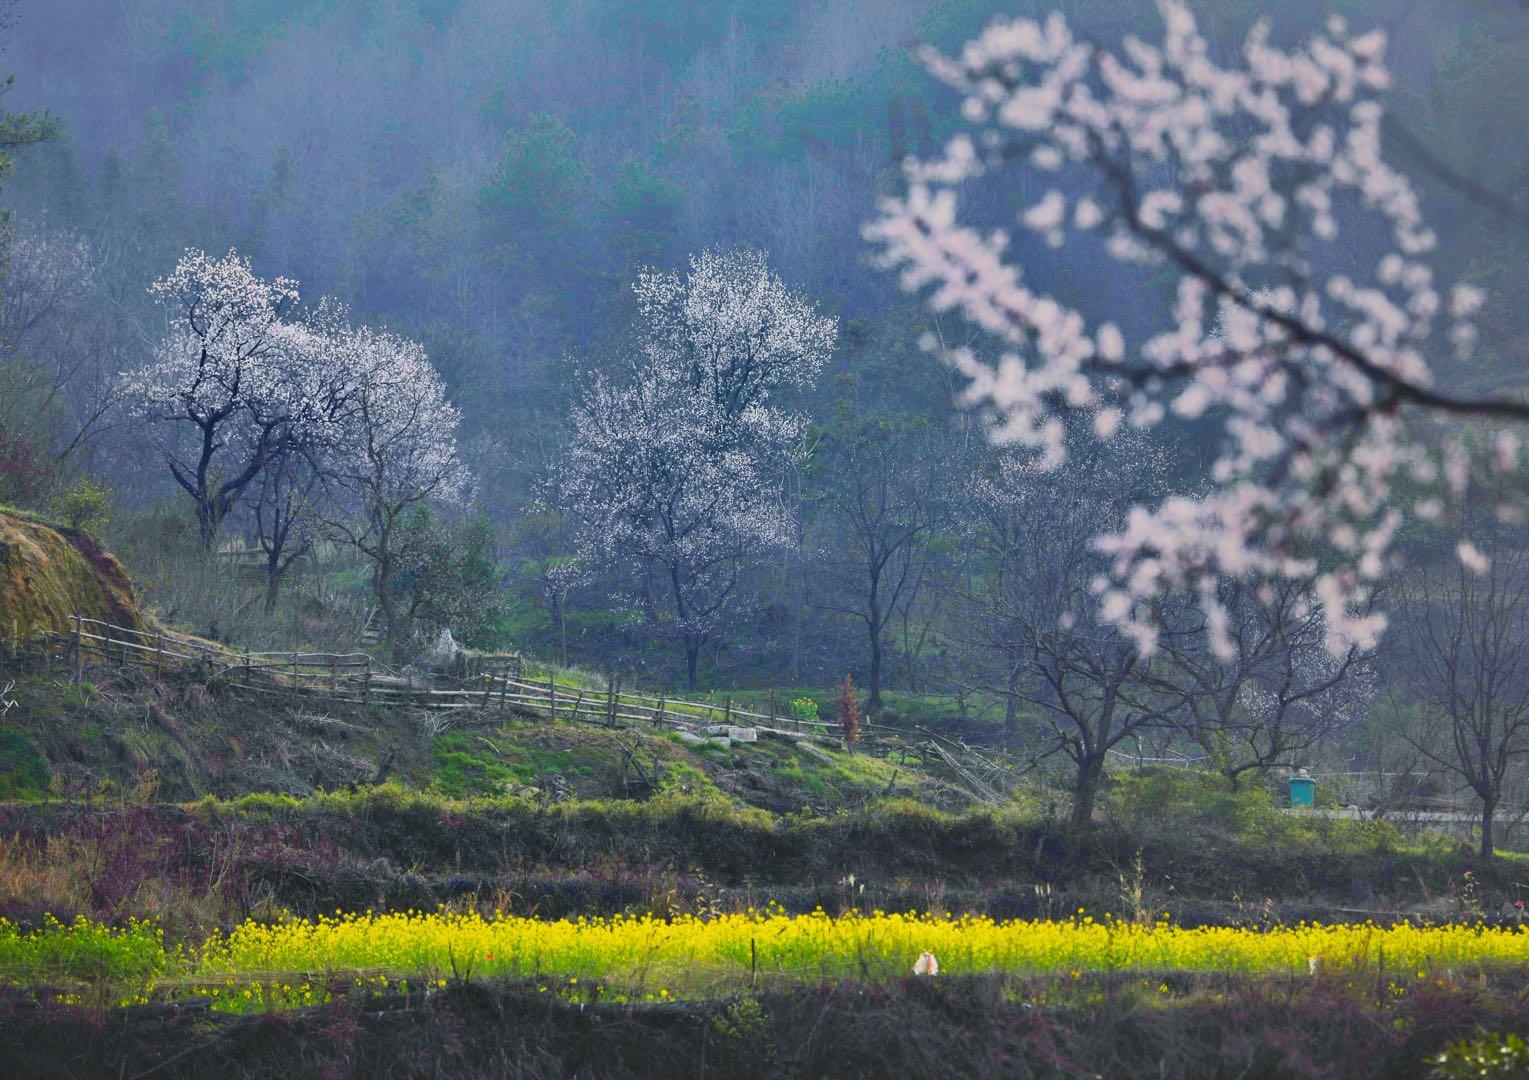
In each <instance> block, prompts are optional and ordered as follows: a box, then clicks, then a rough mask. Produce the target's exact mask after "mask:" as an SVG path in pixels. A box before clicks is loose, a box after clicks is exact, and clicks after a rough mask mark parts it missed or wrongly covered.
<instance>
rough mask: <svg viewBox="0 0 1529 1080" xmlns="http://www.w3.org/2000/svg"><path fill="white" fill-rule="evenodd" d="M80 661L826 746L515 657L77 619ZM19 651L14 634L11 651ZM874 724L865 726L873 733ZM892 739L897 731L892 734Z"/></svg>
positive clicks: (338, 694)
mask: <svg viewBox="0 0 1529 1080" xmlns="http://www.w3.org/2000/svg"><path fill="white" fill-rule="evenodd" d="M52 644H54V645H55V646H57V645H60V644H62V645H63V646H64V647H65V648H66V649H67V651H68V653H69V655H70V656H71V657H72V658H73V659H74V661H75V665H76V669H77V677H79V678H83V670H84V664H85V658H86V657H87V656H98V657H101V658H104V659H107V660H111V661H114V662H117V663H121V664H129V665H132V666H134V667H139V668H152V669H153V670H154V671H155V672H156V674H162V673H163V672H164V670H165V668H166V667H167V666H168V665H170V664H180V665H187V664H190V665H196V666H199V667H200V668H201V669H202V670H203V671H204V672H205V673H206V677H207V679H208V681H209V682H217V683H221V684H223V685H227V686H233V687H238V688H239V689H243V690H249V691H253V692H255V693H261V694H269V695H275V696H286V697H303V698H307V699H312V700H321V701H331V702H336V703H345V704H355V705H362V706H369V705H374V704H376V705H407V706H409V707H412V708H417V709H425V710H431V711H443V710H451V709H510V708H515V709H519V710H521V711H526V712H532V713H538V714H541V715H543V716H546V717H549V718H552V719H572V720H584V721H594V722H603V723H606V724H609V725H612V726H614V725H616V724H618V723H623V722H624V723H631V724H647V725H650V726H653V727H676V728H698V727H700V728H706V727H723V726H733V727H752V728H756V729H760V730H764V731H768V732H772V733H777V734H781V735H788V736H796V737H802V738H807V737H819V738H825V739H826V738H829V737H830V731H829V727H828V725H827V724H825V723H823V722H821V721H809V720H803V719H800V718H798V717H793V716H788V715H781V714H780V713H779V712H777V711H776V710H775V708H774V699H773V697H772V699H771V706H770V711H769V712H767V713H766V712H755V711H753V710H749V709H743V708H740V707H738V706H736V705H734V704H733V702H732V700H731V699H729V700H727V701H726V702H724V703H723V704H720V705H719V704H716V703H715V702H710V701H694V700H689V699H684V698H670V697H668V696H666V695H658V696H653V695H649V694H642V693H636V692H634V691H628V690H622V689H620V687H619V685H618V684H617V683H616V682H615V681H612V682H610V683H609V684H608V685H607V687H606V689H604V690H597V689H591V688H587V687H575V686H565V685H562V684H560V683H558V682H557V680H556V678H555V677H554V676H551V675H549V676H548V678H547V679H546V680H545V681H541V680H535V679H532V678H529V677H528V676H527V675H526V674H525V665H524V662H523V661H522V658H521V657H520V656H519V655H516V654H501V655H490V656H471V657H469V658H468V660H467V662H466V665H465V667H464V668H463V669H459V671H458V673H456V674H448V675H439V676H436V677H435V678H434V679H433V680H432V679H426V678H422V677H420V676H418V675H415V676H412V677H411V676H409V675H405V674H403V673H399V672H395V671H393V670H391V669H389V668H387V667H386V666H384V665H382V664H381V663H379V662H378V661H377V660H375V659H374V658H373V657H372V656H371V655H370V654H368V653H360V652H350V653H322V652H303V651H301V650H287V651H265V652H255V651H250V650H243V651H239V652H234V651H231V650H228V649H224V648H221V647H219V646H215V645H213V644H210V643H208V642H203V641H199V640H198V639H196V638H193V637H190V636H188V635H182V634H175V633H169V632H166V631H162V630H153V631H147V630H139V629H135V628H133V627H128V626H119V625H117V624H116V623H110V622H105V621H102V620H100V619H89V618H85V617H84V616H79V615H76V616H74V617H73V619H72V620H71V628H70V632H69V634H68V636H67V638H63V639H55V640H54V641H53V643H52ZM17 646H18V642H17V641H16V640H15V636H14V634H13V642H12V649H13V650H14V649H15V648H17ZM874 727H875V725H863V729H873V728H874ZM885 731H887V732H891V731H893V729H891V728H886V729H885Z"/></svg>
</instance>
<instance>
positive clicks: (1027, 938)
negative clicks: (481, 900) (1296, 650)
mask: <svg viewBox="0 0 1529 1080" xmlns="http://www.w3.org/2000/svg"><path fill="white" fill-rule="evenodd" d="M920 952H930V953H933V954H934V955H935V956H936V957H938V959H939V962H940V969H941V971H943V972H946V973H948V974H952V975H962V974H971V973H977V972H993V971H1005V972H1057V971H1060V972H1067V971H1121V970H1148V971H1169V970H1175V971H1209V972H1250V973H1253V972H1283V971H1309V970H1311V969H1312V967H1313V966H1314V965H1320V966H1322V967H1324V968H1327V969H1337V968H1345V967H1355V966H1364V965H1369V964H1374V963H1381V962H1383V963H1385V964H1386V965H1387V966H1388V967H1392V968H1397V967H1409V966H1410V967H1427V966H1433V965H1441V964H1442V965H1456V966H1477V965H1492V964H1502V965H1521V966H1525V967H1529V932H1526V931H1525V930H1523V929H1518V928H1489V927H1485V926H1481V925H1446V926H1412V925H1395V926H1387V927H1382V926H1378V925H1375V924H1373V923H1366V924H1361V925H1334V926H1329V925H1317V924H1305V923H1303V924H1300V925H1297V926H1290V927H1277V928H1274V929H1269V930H1248V929H1234V928H1223V927H1198V928H1194V929H1186V928H1182V927H1178V926H1175V925H1173V924H1171V923H1168V922H1160V923H1157V924H1155V925H1145V926H1143V925H1137V924H1134V923H1129V922H1121V921H1115V920H1104V921H1095V920H1094V919H1093V918H1091V917H1088V916H1084V915H1081V914H1080V915H1079V917H1078V918H1076V919H1072V920H1068V921H1063V922H1056V921H1025V920H1009V921H999V920H994V919H991V918H988V917H986V916H972V915H966V916H961V917H959V918H940V917H933V916H928V915H919V914H914V913H910V914H889V913H884V912H879V911H878V912H873V913H870V914H859V913H855V914H850V915H847V916H842V917H837V918H836V917H831V916H828V915H825V914H823V913H822V912H815V913H813V914H811V915H802V916H791V915H786V914H783V913H779V912H749V913H746V914H737V915H722V916H718V917H715V918H706V919H703V918H695V917H682V918H677V919H672V920H670V919H660V918H654V917H652V916H646V915H645V916H635V917H626V916H619V915H618V916H615V917H613V918H608V919H607V918H579V919H573V920H557V921H546V920H541V919H534V918H523V917H520V916H516V915H504V914H499V915H495V916H492V917H488V918H485V917H483V916H481V915H478V914H472V913H469V914H454V913H446V912H433V913H424V912H403V913H396V914H380V915H378V914H370V913H368V914H364V915H335V916H332V917H328V918H322V919H319V920H316V921H305V920H300V921H293V922H287V923H281V924H277V925H260V924H255V923H247V924H245V925H243V926H240V927H238V928H236V929H235V930H233V931H231V932H230V933H228V934H226V935H218V936H215V937H213V938H212V939H211V940H209V941H208V942H207V943H206V945H205V946H204V947H203V948H202V950H201V952H200V956H199V959H198V963H197V968H198V970H199V971H200V972H202V973H204V974H214V973H229V974H233V973H238V972H248V971H262V970H266V971H269V970H277V971H333V970H346V969H356V968H386V969H389V970H393V971H401V972H417V971H446V972H453V971H454V972H456V973H458V974H462V973H469V972H470V973H471V974H476V975H488V974H494V975H499V974H504V975H542V974H557V975H563V976H578V977H588V978H604V977H609V976H611V975H613V974H617V973H620V974H626V975H632V974H637V973H641V972H647V971H652V970H653V969H654V968H657V967H663V968H681V969H696V968H701V969H720V970H731V971H734V972H736V971H738V970H739V969H742V970H745V971H750V970H757V971H759V972H760V973H762V974H769V973H789V974H793V975H825V976H840V975H846V974H861V973H863V974H872V975H884V974H905V973H908V972H910V971H911V970H912V966H913V963H914V961H915V960H916V959H917V958H918V955H919V953H920Z"/></svg>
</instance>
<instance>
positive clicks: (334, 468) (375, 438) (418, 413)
mask: <svg viewBox="0 0 1529 1080" xmlns="http://www.w3.org/2000/svg"><path fill="white" fill-rule="evenodd" d="M331 347H332V350H333V355H334V357H335V362H336V363H337V364H338V365H339V366H340V368H341V369H342V370H343V371H344V372H346V384H345V407H344V408H343V409H342V410H341V411H340V413H339V415H338V418H337V421H336V431H335V433H334V436H333V437H332V438H331V439H330V440H329V442H328V443H327V445H326V447H325V448H324V456H323V459H322V466H321V470H320V471H321V473H322V475H323V476H324V478H325V482H326V484H327V485H328V498H326V499H325V500H324V503H323V505H322V508H321V509H320V510H319V511H318V513H319V514H320V516H321V518H322V520H323V523H324V525H325V527H326V531H327V532H328V533H329V534H330V535H331V536H333V537H335V538H336V539H338V540H339V541H341V542H342V543H345V544H348V545H350V546H351V547H353V548H355V550H356V551H358V552H359V553H360V554H361V555H363V556H364V557H365V558H366V559H367V561H368V562H369V563H370V564H371V582H372V592H373V594H374V596H375V598H376V601H377V605H378V608H379V609H380V610H381V611H382V614H383V618H384V620H385V632H384V633H385V636H384V641H383V649H384V653H383V655H384V656H386V657H389V658H391V657H393V656H394V654H395V652H396V650H397V648H398V646H399V644H400V633H401V631H402V629H403V625H402V624H403V620H401V619H400V612H399V594H398V592H397V590H396V588H395V585H396V580H395V578H396V571H397V566H396V561H397V557H398V554H399V552H398V544H399V540H400V536H401V533H402V531H403V529H404V526H405V524H406V523H407V522H408V520H409V518H410V516H411V515H412V514H414V513H415V512H416V511H419V510H421V509H423V508H424V507H425V506H426V505H427V504H435V505H439V506H442V507H447V508H451V507H461V506H464V505H465V504H466V502H467V501H468V498H469V495H470V491H471V487H472V476H471V474H470V472H469V470H468V468H467V466H466V465H465V464H464V463H463V461H462V459H461V456H460V454H459V452H458V448H457V429H458V427H459V426H460V423H461V413H460V411H459V410H458V409H457V407H456V406H455V405H453V404H452V403H451V402H450V400H448V398H447V396H446V386H445V383H444V382H442V381H441V376H440V374H439V372H437V371H436V370H435V368H434V367H433V366H432V365H431V363H430V359H429V357H428V356H426V354H425V350H424V348H423V347H422V346H421V345H419V344H418V343H417V342H414V341H410V340H408V339H407V338H403V337H400V336H398V335H396V334H392V333H388V332H386V331H378V330H373V329H370V328H368V327H358V328H354V329H351V328H345V329H340V330H337V331H336V332H335V335H334V337H333V338H332V341H331Z"/></svg>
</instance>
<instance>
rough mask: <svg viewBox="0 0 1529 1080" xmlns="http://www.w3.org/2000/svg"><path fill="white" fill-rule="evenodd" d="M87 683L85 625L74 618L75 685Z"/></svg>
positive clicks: (77, 618)
mask: <svg viewBox="0 0 1529 1080" xmlns="http://www.w3.org/2000/svg"><path fill="white" fill-rule="evenodd" d="M84 681H85V624H84V623H83V622H81V621H80V617H79V616H78V615H76V616H75V617H74V685H75V686H76V687H78V686H79V685H80V684H81V683H83V682H84Z"/></svg>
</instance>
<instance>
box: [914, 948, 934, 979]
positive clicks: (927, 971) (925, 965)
mask: <svg viewBox="0 0 1529 1080" xmlns="http://www.w3.org/2000/svg"><path fill="white" fill-rule="evenodd" d="M939 973H940V962H939V961H938V960H936V959H935V958H934V953H927V952H921V953H919V954H918V959H917V960H915V961H914V962H913V974H915V975H938V974H939Z"/></svg>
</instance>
